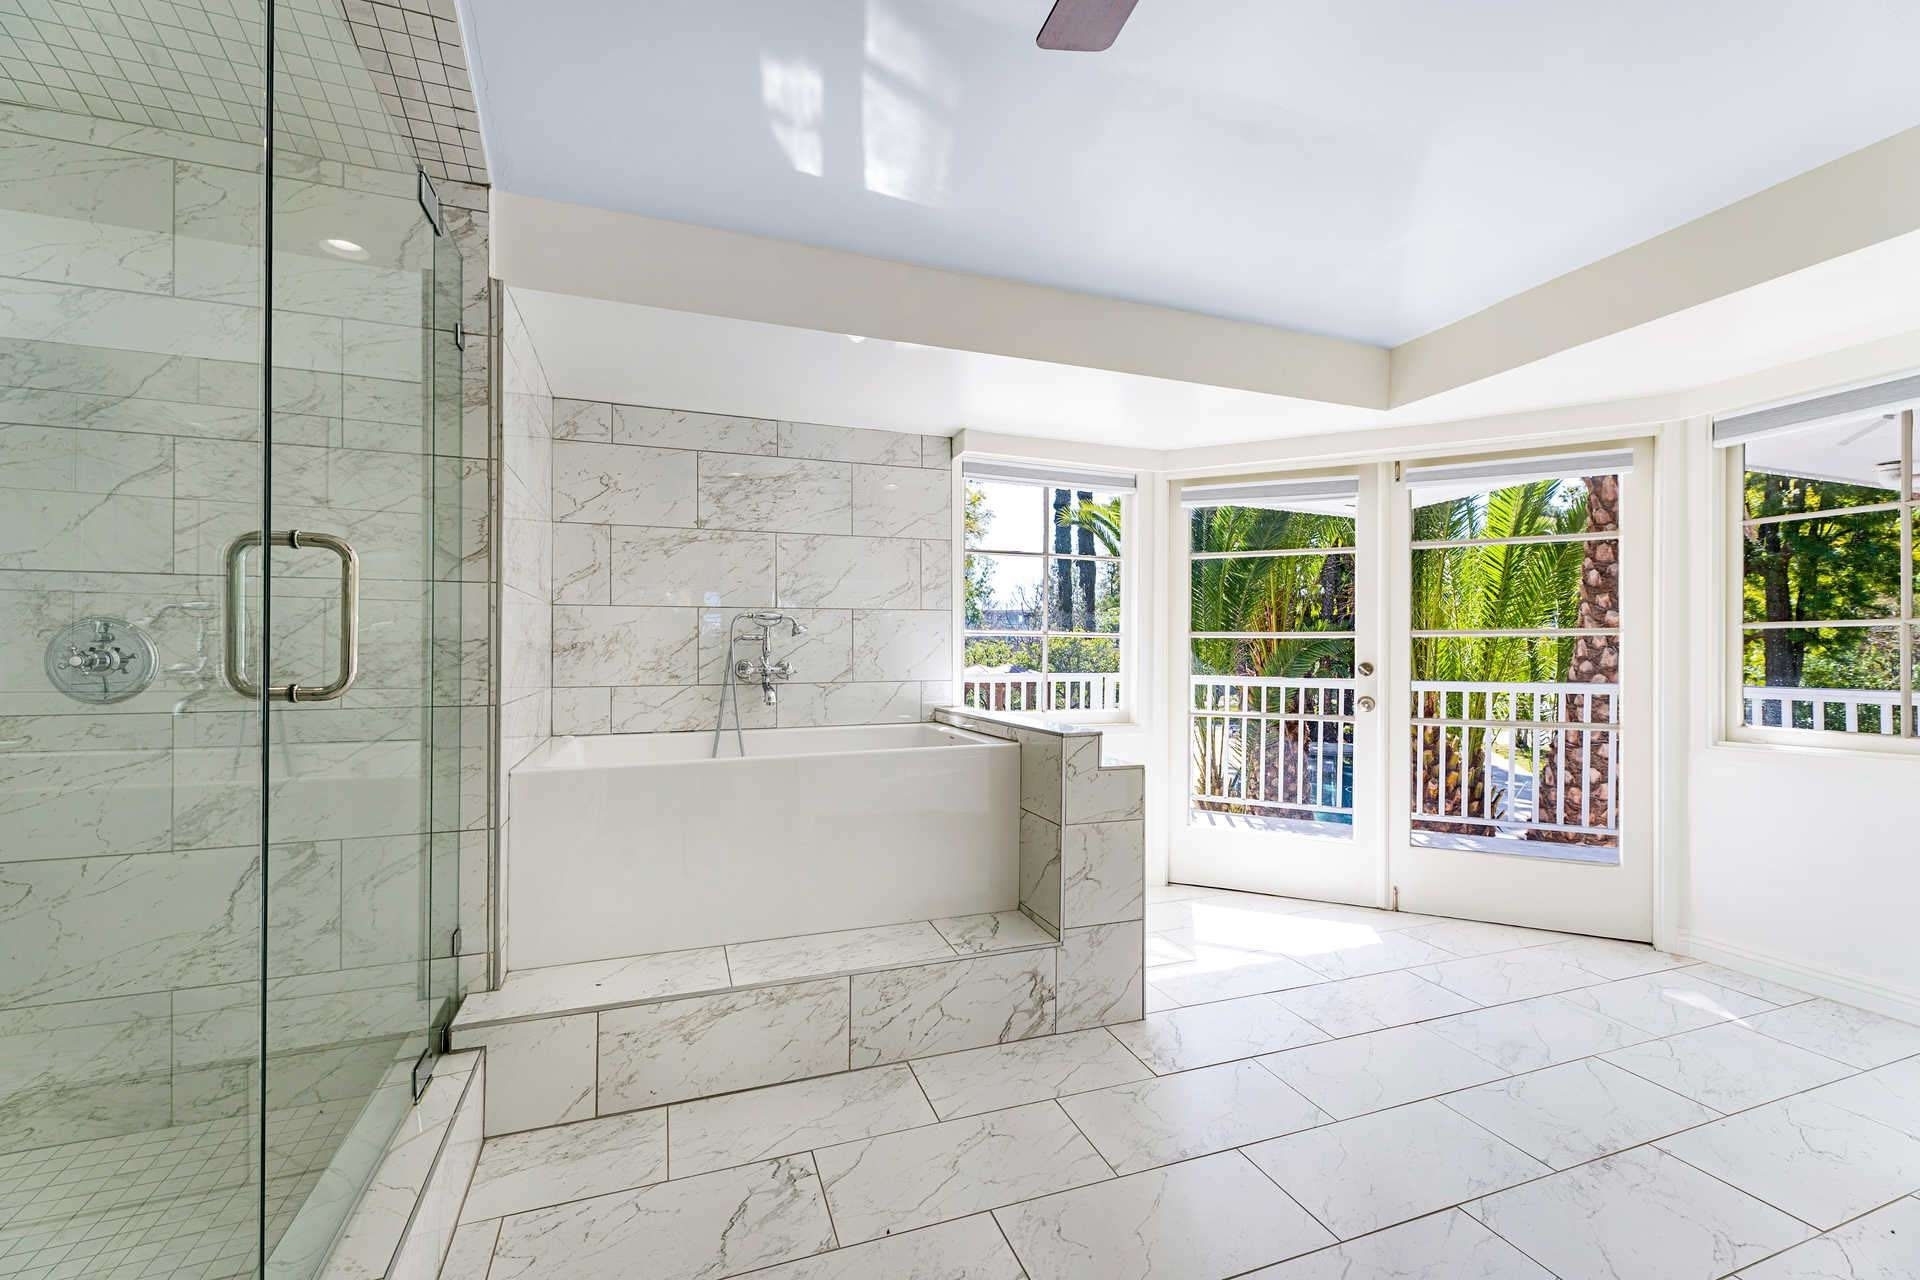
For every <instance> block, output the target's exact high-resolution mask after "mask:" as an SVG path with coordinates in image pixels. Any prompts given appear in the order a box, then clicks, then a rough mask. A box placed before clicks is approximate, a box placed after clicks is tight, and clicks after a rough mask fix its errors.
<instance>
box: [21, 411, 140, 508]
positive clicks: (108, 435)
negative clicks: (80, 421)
mask: <svg viewBox="0 0 1920 1280" xmlns="http://www.w3.org/2000/svg"><path fill="white" fill-rule="evenodd" d="M0 489H47V490H54V491H59V492H67V493H124V494H132V495H135V496H139V497H157V498H170V497H172V496H173V441H172V440H171V439H170V438H169V437H167V436H157V435H137V434H134V433H132V432H126V431H94V430H84V431H83V430H76V429H71V428H66V427H45V426H0Z"/></svg>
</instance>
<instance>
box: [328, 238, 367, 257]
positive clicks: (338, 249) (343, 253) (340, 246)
mask: <svg viewBox="0 0 1920 1280" xmlns="http://www.w3.org/2000/svg"><path fill="white" fill-rule="evenodd" d="M320 247H321V248H322V249H325V250H326V251H327V252H328V253H331V254H333V255H334V256H335V257H338V258H355V259H359V258H364V257H366V256H367V251H366V250H365V249H363V248H361V247H360V246H359V245H357V244H355V243H354V242H353V241H351V240H342V239H340V238H339V237H337V236H331V237H328V238H327V239H325V240H322V241H321V242H320Z"/></svg>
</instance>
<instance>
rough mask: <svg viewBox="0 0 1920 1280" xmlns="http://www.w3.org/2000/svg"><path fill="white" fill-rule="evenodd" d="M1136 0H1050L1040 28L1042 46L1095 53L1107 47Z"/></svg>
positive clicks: (1074, 51) (1129, 14) (1125, 21)
mask: <svg viewBox="0 0 1920 1280" xmlns="http://www.w3.org/2000/svg"><path fill="white" fill-rule="evenodd" d="M1137 3H1138V0H1054V3H1053V12H1052V13H1049V14H1048V15H1047V21H1046V25H1045V26H1043V27H1041V28H1040V40H1039V44H1040V47H1041V48H1042V49H1064V50H1067V51H1068V52H1072V53H1099V52H1101V51H1102V50H1106V49H1111V48H1112V47H1113V42H1114V40H1115V38H1116V37H1118V36H1119V34H1120V28H1121V27H1124V26H1126V25H1127V18H1128V17H1129V16H1131V15H1132V13H1133V6H1134V5H1135V4H1137Z"/></svg>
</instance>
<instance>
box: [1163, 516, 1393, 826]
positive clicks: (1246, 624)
mask: <svg viewBox="0 0 1920 1280" xmlns="http://www.w3.org/2000/svg"><path fill="white" fill-rule="evenodd" d="M1358 494H1359V485H1358V483H1357V481H1354V480H1351V479H1331V480H1305V481H1274V482H1272V483H1268V484H1245V485H1219V486H1195V487H1190V488H1188V489H1187V490H1186V491H1185V492H1184V493H1183V494H1182V504H1183V506H1184V507H1185V508H1186V518H1187V525H1188V543H1187V565H1188V570H1187V572H1188V625H1187V630H1188V637H1189V640H1190V643H1191V646H1192V654H1191V662H1192V667H1191V674H1190V676H1189V682H1190V685H1191V688H1190V690H1189V693H1188V700H1187V716H1188V745H1187V772H1188V795H1189V805H1190V811H1189V812H1190V820H1192V821H1195V822H1200V823H1203V824H1205V825H1209V826H1222V825H1226V826H1236V827H1250V828H1260V829H1269V830H1304V831H1312V832H1315V833H1318V834H1327V835H1336V836H1346V835H1350V834H1351V831H1352V823H1353V750H1354V732H1355V715H1354V712H1355V706H1354V702H1355V698H1356V696H1357V693H1356V687H1355V684H1354V679H1353V676H1354V608H1355V603H1356V601H1355V576H1354V575H1355V570H1356V566H1355V563H1354V550H1355V548H1354V534H1355V514H1356V503H1357V500H1358Z"/></svg>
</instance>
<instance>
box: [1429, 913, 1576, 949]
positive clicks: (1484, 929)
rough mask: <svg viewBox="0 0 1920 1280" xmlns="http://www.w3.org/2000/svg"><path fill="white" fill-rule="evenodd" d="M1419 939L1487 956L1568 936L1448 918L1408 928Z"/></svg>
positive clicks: (1442, 947)
mask: <svg viewBox="0 0 1920 1280" xmlns="http://www.w3.org/2000/svg"><path fill="white" fill-rule="evenodd" d="M1405 933H1406V935H1407V936H1408V937H1409V938H1414V939H1417V940H1419V941H1421V942H1425V943H1428V944H1430V945H1432V946H1436V947H1438V948H1440V949H1441V950H1442V951H1448V952H1451V953H1452V954H1454V955H1456V956H1460V957H1463V958H1465V957H1469V956H1487V955H1492V954H1493V953H1494V952H1496V951H1518V950H1520V949H1521V948H1522V947H1538V946H1544V945H1545V944H1547V943H1549V942H1561V941H1564V940H1565V939H1566V936H1567V935H1566V934H1564V933H1549V932H1547V931H1546V930H1545V929H1523V928H1521V927H1520V926H1519V925H1514V924H1490V923H1487V922H1485V921H1481V920H1449V921H1447V922H1446V923H1445V924H1423V925H1421V926H1420V927H1419V928H1417V929H1408V930H1405Z"/></svg>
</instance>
